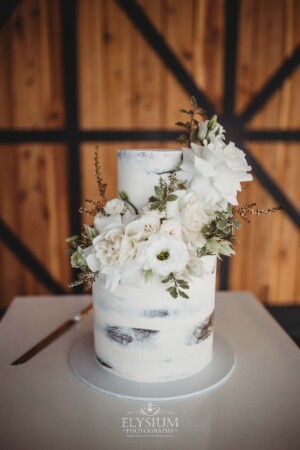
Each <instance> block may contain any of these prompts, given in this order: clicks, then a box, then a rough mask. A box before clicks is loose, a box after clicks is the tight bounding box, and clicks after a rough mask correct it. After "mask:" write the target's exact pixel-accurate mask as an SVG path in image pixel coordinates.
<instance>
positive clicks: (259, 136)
mask: <svg viewBox="0 0 300 450" xmlns="http://www.w3.org/2000/svg"><path fill="white" fill-rule="evenodd" d="M244 140H246V141H263V142H299V141H300V130H244Z"/></svg>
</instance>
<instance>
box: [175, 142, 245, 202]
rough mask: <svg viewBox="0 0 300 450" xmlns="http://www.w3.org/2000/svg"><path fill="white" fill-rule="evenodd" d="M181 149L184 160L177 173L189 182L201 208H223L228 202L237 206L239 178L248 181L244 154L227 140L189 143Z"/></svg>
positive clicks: (239, 187)
mask: <svg viewBox="0 0 300 450" xmlns="http://www.w3.org/2000/svg"><path fill="white" fill-rule="evenodd" d="M191 147H192V148H191V149H184V151H183V163H182V164H181V166H180V168H181V171H179V172H178V174H177V176H178V178H180V179H181V180H184V181H186V182H187V183H188V186H189V187H190V188H191V190H192V191H193V192H195V194H197V196H198V197H199V199H200V200H201V201H202V203H203V206H204V208H205V209H206V208H207V209H212V210H214V211H218V210H224V209H226V207H227V204H228V203H230V204H231V205H237V204H238V203H237V198H236V196H237V192H238V191H241V182H242V181H251V180H252V179H253V178H252V175H250V174H249V173H247V172H249V171H250V170H251V167H250V166H248V164H247V161H246V158H245V153H244V152H243V151H241V150H239V149H238V148H237V147H235V145H234V143H232V142H230V143H229V144H228V145H225V144H224V143H223V142H222V141H220V140H214V141H213V142H211V143H210V144H207V145H205V146H203V147H201V146H200V145H196V144H191Z"/></svg>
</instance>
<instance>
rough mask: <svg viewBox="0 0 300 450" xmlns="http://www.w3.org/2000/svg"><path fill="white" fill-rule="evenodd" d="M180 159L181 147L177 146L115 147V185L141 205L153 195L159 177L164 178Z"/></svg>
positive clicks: (136, 203)
mask: <svg viewBox="0 0 300 450" xmlns="http://www.w3.org/2000/svg"><path fill="white" fill-rule="evenodd" d="M181 160H182V150H178V149H147V150H145V149H144V150H143V149H134V150H133V149H132V150H131V149H126V150H118V189H119V190H122V191H125V192H126V194H127V195H128V197H129V199H130V201H131V202H132V203H133V204H134V205H135V206H136V207H137V208H141V207H142V206H145V205H146V204H147V203H148V199H149V197H151V196H152V195H154V186H155V185H158V183H159V178H160V177H162V178H167V177H168V175H169V174H170V173H171V172H172V171H173V170H174V169H176V168H178V166H179V165H180V163H181Z"/></svg>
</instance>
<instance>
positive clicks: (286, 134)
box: [0, 121, 300, 145]
mask: <svg viewBox="0 0 300 450" xmlns="http://www.w3.org/2000/svg"><path fill="white" fill-rule="evenodd" d="M221 123H222V121H221ZM70 134H72V133H69V132H67V131H65V130H7V129H6V130H0V145H1V144H23V143H32V144H33V143H40V142H42V143H50V142H51V143H55V142H57V143H68V142H69V138H70ZM179 134H180V133H179V131H178V130H110V131H108V130H86V131H84V130H79V131H78V140H79V142H122V141H146V142H147V141H148V142H151V141H165V142H167V141H176V138H177V137H178V135H179ZM239 134H240V136H241V138H242V139H243V140H246V141H247V140H249V141H269V142H276V141H278V142H299V141H300V130H243V129H242V130H240V131H239Z"/></svg>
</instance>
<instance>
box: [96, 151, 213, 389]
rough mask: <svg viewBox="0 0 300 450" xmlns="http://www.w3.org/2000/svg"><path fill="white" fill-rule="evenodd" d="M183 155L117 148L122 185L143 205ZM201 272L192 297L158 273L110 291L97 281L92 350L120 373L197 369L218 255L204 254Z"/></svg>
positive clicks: (209, 337)
mask: <svg viewBox="0 0 300 450" xmlns="http://www.w3.org/2000/svg"><path fill="white" fill-rule="evenodd" d="M181 160H182V150H119V151H118V187H119V190H122V191H125V192H126V193H127V195H128V197H129V199H130V201H131V202H132V203H133V204H134V205H135V206H136V207H137V208H141V207H143V206H145V205H147V203H148V201H149V197H151V196H153V195H154V186H155V185H158V183H159V179H160V177H162V178H167V177H168V176H169V174H170V173H172V171H173V170H174V169H175V168H178V166H179V165H180V163H181ZM201 261H202V265H203V276H202V277H201V278H199V277H192V276H191V277H190V278H189V280H190V281H189V285H190V286H189V292H188V294H189V298H188V299H186V298H181V297H179V298H176V299H174V298H172V297H171V296H170V295H169V292H167V291H166V288H165V285H164V284H163V283H162V282H161V278H159V277H158V276H157V275H154V277H153V278H152V279H151V280H150V281H149V282H148V283H145V282H143V281H137V279H135V280H134V281H135V282H130V278H129V279H128V281H127V282H126V280H125V281H124V280H123V281H121V282H120V283H119V284H118V286H117V287H116V289H115V290H114V291H113V292H111V291H109V290H108V289H106V288H105V281H104V279H103V278H101V277H97V279H96V281H95V282H94V284H93V299H94V300H93V301H94V320H95V326H94V338H95V352H96V356H97V359H98V361H99V363H101V364H102V366H103V367H105V368H106V369H107V370H109V371H111V372H112V373H114V374H117V375H119V376H121V377H124V378H127V379H130V380H134V381H140V382H162V381H169V380H176V379H180V378H184V377H188V376H190V375H193V374H195V373H197V372H199V371H200V370H202V369H203V368H205V367H206V366H207V365H208V364H209V363H210V361H211V359H212V353H213V318H214V303H215V276H216V256H214V255H209V256H204V257H201Z"/></svg>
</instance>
